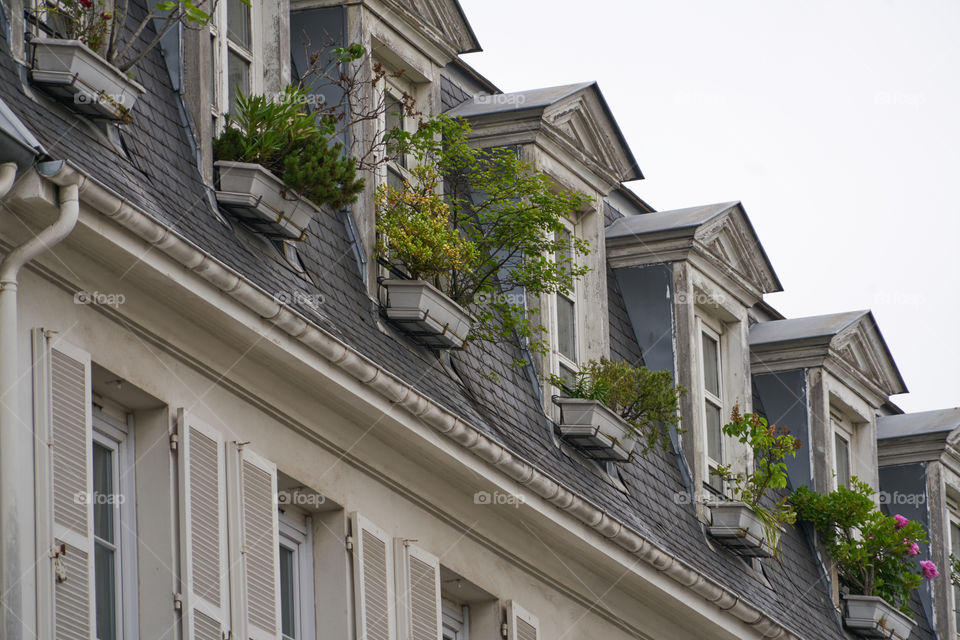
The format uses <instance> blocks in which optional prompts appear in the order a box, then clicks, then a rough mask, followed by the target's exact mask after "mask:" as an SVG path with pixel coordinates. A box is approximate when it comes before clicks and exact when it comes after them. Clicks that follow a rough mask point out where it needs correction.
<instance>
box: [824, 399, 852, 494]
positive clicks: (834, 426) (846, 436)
mask: <svg viewBox="0 0 960 640" xmlns="http://www.w3.org/2000/svg"><path fill="white" fill-rule="evenodd" d="M830 435H831V438H830V442H829V443H828V446H829V447H830V451H831V456H830V469H831V471H832V472H833V473H831V474H830V487H831V488H832V489H837V488H838V487H839V486H840V482H839V480H840V478H839V476H838V475H837V474H838V472H839V470H840V465H839V458H838V455H839V453H840V452H839V451H838V450H837V436H839V437H840V438H841V439H843V440H844V441H845V442H846V443H847V473H849V474H850V477H851V478H852V477H853V476H856V475H857V470H856V468H855V467H854V451H855V449H854V444H855V440H854V438H855V437H856V427H855V426H854V425H853V424H852V422H851V421H850V420H849V419H848V418H846V417H844V416H841V415H838V414H837V413H835V412H833V411H831V412H830ZM849 480H850V479H849V478H848V479H847V481H848V483H849Z"/></svg>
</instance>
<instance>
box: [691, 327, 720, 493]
mask: <svg viewBox="0 0 960 640" xmlns="http://www.w3.org/2000/svg"><path fill="white" fill-rule="evenodd" d="M705 335H706V336H707V337H709V338H710V339H712V340H713V341H714V342H715V343H716V345H717V347H716V350H717V393H716V394H714V393H713V392H711V391H708V390H707V379H706V375H707V370H706V366H705V364H706V361H705V354H704V345H703V337H704V336H705ZM724 345H725V339H724V331H723V326H722V324H720V323H719V322H718V321H716V320H713V319H708V318H706V317H704V316H702V315H699V314H698V315H697V316H696V349H697V365H698V367H699V376H698V378H697V380H698V384H699V387H700V393H699V394H698V404H699V406H698V412H699V415H700V423H701V425H700V434H701V437H702V439H703V461H704V471H705V476H704V480H703V485H704V486H705V487H709V489H710V490H712V491H716V492H718V493H723V491H724V483H723V480H722V479H720V478H719V477H718V476H714V475H713V474H712V473H711V470H712V469H715V468H717V467H718V466H720V465H723V464H725V461H726V457H727V450H726V449H727V448H726V446H725V444H726V443H725V442H724V440H725V437H724V435H723V430H722V429H723V425H724V416H725V415H726V402H725V401H724V395H725V391H726V387H727V385H726V384H725V382H726V381H725V380H724V372H725V370H726V366H725V362H724V361H725V359H726V358H724ZM708 403H709V404H711V405H713V406H715V407H717V408H719V410H720V428H721V431H720V436H719V438H720V439H719V443H720V460H715V459H714V458H713V457H711V455H710V448H709V446H708V443H709V441H710V436H709V433H708V432H707V429H708V428H709V426H708V420H707V404H708ZM713 478H717V481H718V484H719V486H717V485H714V484H713V483H712V482H711V481H712V480H713Z"/></svg>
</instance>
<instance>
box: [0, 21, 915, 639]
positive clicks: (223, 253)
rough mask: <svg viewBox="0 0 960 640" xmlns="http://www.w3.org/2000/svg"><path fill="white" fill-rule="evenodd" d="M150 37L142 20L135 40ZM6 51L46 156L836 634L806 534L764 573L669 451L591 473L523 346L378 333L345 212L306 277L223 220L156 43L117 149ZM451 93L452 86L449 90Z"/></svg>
mask: <svg viewBox="0 0 960 640" xmlns="http://www.w3.org/2000/svg"><path fill="white" fill-rule="evenodd" d="M137 6H140V5H137ZM134 18H136V16H134ZM150 35H151V34H150V32H149V29H148V31H147V33H145V34H144V35H143V37H144V38H147V37H149V36H150ZM0 39H2V36H0ZM0 48H2V52H0V95H3V96H4V99H5V100H6V101H7V103H8V105H9V106H10V108H11V111H12V112H13V113H14V114H15V115H16V116H17V117H18V118H20V119H21V120H22V121H23V122H24V123H25V124H26V125H27V126H28V127H29V128H30V129H31V131H33V133H34V134H35V135H36V136H37V137H38V139H39V140H40V142H41V143H42V144H43V145H44V147H45V148H46V149H47V151H48V153H49V154H50V156H51V157H52V158H54V159H69V160H70V161H72V162H74V163H75V164H76V165H77V166H79V167H80V168H81V169H82V170H84V171H86V172H88V173H89V174H90V175H91V176H93V177H94V178H95V179H96V180H99V181H101V182H102V183H104V184H105V185H106V186H108V187H109V188H111V189H113V190H115V191H116V192H117V193H119V194H121V195H122V196H123V197H125V198H127V199H128V200H129V201H130V202H131V204H132V205H133V206H136V207H139V208H140V209H142V210H143V211H145V212H146V213H147V214H148V215H150V216H151V217H153V218H154V219H156V220H157V221H159V222H162V223H163V224H165V225H167V226H169V227H171V228H172V229H174V230H175V231H176V232H178V233H180V234H181V235H183V236H184V237H185V238H186V239H188V240H190V241H191V242H194V243H195V244H196V245H198V246H199V247H201V248H203V249H204V250H205V251H208V252H209V253H211V254H212V255H213V256H215V257H216V258H218V259H220V260H222V261H223V262H225V263H226V264H227V265H228V266H230V267H231V268H233V269H235V270H236V271H238V272H240V273H242V274H243V275H244V276H245V277H247V278H249V279H250V280H251V281H252V282H254V283H255V284H256V285H257V286H259V287H260V288H261V289H263V290H264V291H265V292H268V293H272V294H274V295H276V294H279V293H284V292H290V291H291V290H293V289H296V290H299V291H302V292H305V293H307V294H311V295H313V294H316V295H319V296H322V298H321V299H322V300H323V301H324V302H323V304H322V305H320V307H319V308H317V309H315V308H313V307H310V306H308V305H307V304H306V303H301V302H296V303H294V305H293V306H294V307H295V308H296V309H297V311H299V312H300V313H302V314H303V315H304V316H305V317H307V318H309V319H311V320H312V321H313V322H315V323H316V324H317V325H318V326H320V327H323V328H324V329H326V330H328V331H330V332H331V333H333V334H334V335H336V336H338V337H339V338H340V339H341V340H343V341H344V342H345V343H347V344H349V345H351V346H352V347H353V348H355V349H357V350H358V351H359V352H361V353H363V354H364V355H366V356H368V357H370V358H371V359H373V360H374V361H376V362H378V363H380V364H381V366H384V367H386V368H387V369H389V370H390V371H391V372H393V373H394V374H396V375H397V376H399V377H400V378H402V379H404V380H406V381H407V382H408V383H409V384H412V385H413V386H415V387H416V388H418V389H419V390H420V391H421V392H423V393H425V394H427V395H428V396H429V397H431V398H433V399H434V400H435V401H436V402H438V403H439V404H440V405H442V406H444V407H446V408H447V409H449V410H451V411H454V412H456V413H458V414H459V415H460V416H461V417H462V419H463V420H464V421H465V422H467V423H469V424H471V425H474V426H475V427H476V428H478V429H480V430H482V431H483V432H484V433H486V434H487V435H488V436H489V437H490V438H492V439H494V440H495V441H497V442H499V443H501V444H502V445H503V446H505V447H507V448H508V449H509V450H510V451H511V452H513V453H514V455H516V456H518V457H520V458H523V459H525V460H527V461H528V462H530V463H531V464H533V465H535V466H537V467H538V468H539V469H540V470H541V471H542V472H543V473H545V474H547V475H548V476H551V477H553V478H554V479H555V480H557V481H558V482H560V483H562V484H563V485H565V486H567V487H570V488H571V489H572V490H574V491H575V492H577V493H579V494H581V495H582V496H583V497H584V498H585V499H586V500H588V501H590V502H591V503H593V504H595V505H597V506H598V507H600V508H602V509H604V510H606V511H607V512H609V513H610V514H612V515H613V516H614V517H616V518H618V519H620V520H622V521H623V522H625V523H626V524H627V525H628V526H629V527H631V528H632V529H634V530H635V531H637V532H638V533H640V534H642V535H644V536H647V537H648V538H650V539H651V540H652V541H654V542H655V543H657V544H659V545H661V546H662V547H663V548H665V549H669V550H671V552H672V553H675V554H676V555H677V556H678V557H680V558H681V559H683V560H684V561H685V562H687V563H690V564H691V565H693V566H695V567H696V568H697V569H699V570H700V571H702V572H704V573H705V574H707V575H709V576H711V577H712V578H713V579H715V580H716V581H717V582H719V583H720V584H723V585H724V586H725V587H726V588H728V589H730V590H731V591H733V592H735V593H737V594H738V595H739V596H740V597H742V598H743V599H744V600H746V601H748V602H750V603H751V604H753V605H754V606H756V607H758V608H760V609H762V610H763V611H765V612H767V613H768V614H769V615H771V616H772V617H773V618H775V619H777V620H779V621H780V622H781V623H782V624H784V625H785V626H787V627H789V628H791V629H793V630H794V631H795V632H796V633H797V634H798V635H800V636H801V637H803V638H807V639H810V640H827V639H834V638H838V637H840V636H841V633H842V632H841V631H840V626H839V622H837V619H836V617H835V616H832V615H825V613H829V611H830V609H831V607H830V604H829V595H828V593H827V591H826V589H825V588H824V586H823V584H822V583H821V578H820V574H819V572H818V569H817V566H818V565H817V564H816V560H815V558H814V556H813V555H812V554H811V551H810V547H809V544H808V540H807V539H806V538H805V536H804V535H802V533H800V532H798V531H797V530H795V529H793V528H789V529H788V531H787V533H786V534H785V536H784V540H783V550H782V553H781V555H780V557H779V558H778V559H776V560H768V561H764V562H763V563H762V565H763V569H762V571H763V574H764V575H765V576H766V581H765V580H764V579H761V577H760V576H758V575H757V574H756V573H755V572H754V570H753V569H752V568H751V567H750V565H749V564H748V563H747V562H745V561H744V560H743V559H741V558H740V557H738V556H736V555H734V554H733V553H732V552H730V551H728V550H726V549H725V548H723V547H720V546H717V545H715V544H713V543H712V542H711V541H710V539H709V538H708V537H707V535H706V534H705V532H704V529H703V527H702V526H701V524H700V522H699V520H698V519H697V516H696V512H695V509H694V505H693V504H691V500H690V499H689V497H688V491H687V488H686V484H685V480H684V476H683V473H682V472H681V466H680V463H679V461H678V457H677V455H676V454H675V453H673V452H671V451H659V450H658V451H654V452H651V453H649V454H648V455H645V456H636V458H635V460H634V461H633V462H632V463H629V464H622V465H619V466H618V470H617V473H618V474H619V476H620V479H621V481H622V482H623V484H624V485H625V486H626V488H627V491H625V492H624V491H621V490H619V489H617V488H616V487H615V486H614V485H613V484H612V483H608V482H603V481H600V480H599V479H598V477H597V474H596V470H595V469H590V468H588V467H587V466H585V463H583V462H580V461H578V460H575V459H573V458H571V457H568V456H567V455H565V454H564V453H563V452H562V451H561V449H560V448H558V447H557V446H556V445H555V443H554V439H553V434H552V433H551V431H552V425H551V423H550V422H549V421H548V420H547V418H546V417H545V416H544V413H543V411H542V410H541V408H540V399H539V397H538V396H537V389H536V388H535V387H534V385H533V383H532V382H531V380H530V377H529V371H527V370H522V369H520V370H518V369H516V368H513V367H511V366H510V363H511V362H512V361H513V360H514V359H516V358H518V357H521V356H522V355H523V352H522V351H521V349H520V346H519V344H518V343H517V342H516V341H513V342H510V341H506V342H503V343H498V344H492V343H475V344H472V345H471V346H470V348H469V349H467V350H465V351H462V352H455V353H453V354H452V355H451V356H450V367H449V369H452V370H453V372H454V375H451V374H450V373H448V371H449V369H447V368H445V367H443V366H442V365H441V362H440V361H439V360H438V358H437V357H436V356H435V355H434V354H433V353H431V352H430V351H428V350H426V349H424V348H422V347H420V346H419V345H417V344H416V343H414V342H413V341H412V340H410V339H409V338H407V337H406V336H405V335H404V334H402V333H400V332H383V331H381V330H379V329H378V320H379V321H382V322H383V323H385V324H386V320H385V319H384V318H382V317H380V316H379V314H380V310H379V309H378V308H377V307H376V305H375V304H374V303H372V302H371V301H370V299H369V298H368V297H367V295H366V291H365V286H364V284H363V281H362V279H361V275H360V272H359V270H358V268H357V266H356V263H355V261H354V258H353V252H352V247H351V244H350V239H349V236H348V233H347V230H346V227H345V224H344V218H343V216H342V215H341V214H339V213H336V212H332V211H324V213H323V215H320V216H317V218H316V219H315V220H314V221H313V222H312V223H311V224H310V227H309V229H308V238H307V240H306V241H305V242H304V243H302V246H301V247H300V248H299V250H298V253H299V255H300V258H301V261H302V263H303V265H304V267H305V269H306V271H307V272H308V274H309V275H308V276H307V275H303V274H300V273H298V272H297V271H296V270H295V269H294V268H292V267H291V266H290V265H289V264H288V263H287V262H286V261H285V260H284V259H283V258H281V257H280V254H279V253H278V252H277V251H275V250H274V249H273V248H272V247H271V246H270V245H269V244H268V243H265V242H263V241H262V239H259V238H257V237H255V236H254V235H252V234H251V233H250V232H248V231H246V230H245V229H244V228H243V227H242V226H240V225H236V224H233V223H230V224H224V223H223V222H222V220H221V218H220V217H219V216H218V215H217V213H216V212H215V211H214V210H213V209H212V207H211V205H210V204H209V203H210V200H209V198H208V194H209V187H208V186H207V185H205V184H204V183H203V181H202V179H201V177H200V174H199V171H198V170H197V168H196V165H195V155H194V149H193V148H192V147H191V145H190V143H189V138H188V136H187V135H186V134H185V132H184V128H183V125H182V122H181V120H180V114H179V111H178V104H177V100H178V98H177V94H176V92H175V91H174V90H173V89H172V87H171V84H170V79H169V77H168V75H167V71H166V68H165V65H164V61H163V59H162V57H161V55H160V53H159V52H158V51H153V52H151V53H150V54H149V55H148V56H147V57H146V58H145V59H144V61H143V63H142V64H141V65H140V68H139V74H138V80H139V81H140V82H141V83H142V84H144V85H145V86H146V88H147V95H145V96H144V97H143V98H142V99H141V100H140V101H138V103H137V105H136V107H135V109H134V113H133V118H134V119H133V124H132V125H129V126H127V127H124V129H123V134H122V136H123V140H124V144H125V145H126V147H127V153H126V154H124V153H121V152H119V151H118V150H117V149H115V148H114V147H113V146H111V145H109V144H108V143H106V141H105V140H103V139H102V138H101V137H99V134H98V133H96V132H95V131H94V130H93V129H92V128H90V127H88V126H87V125H86V122H85V121H84V120H82V116H79V115H77V114H75V113H73V112H71V111H70V110H69V109H67V108H66V107H64V106H62V105H59V104H56V103H55V102H53V101H52V100H50V99H48V98H46V97H44V96H43V94H41V93H39V92H37V98H36V100H34V99H33V98H32V97H31V96H30V95H28V94H27V93H26V92H25V91H24V86H23V84H22V82H21V71H22V70H21V69H19V68H18V66H17V64H16V62H15V61H14V60H13V59H12V57H11V56H10V55H9V51H8V44H7V42H6V40H5V39H3V40H2V41H0ZM449 93H450V94H451V95H454V92H453V91H452V90H451V91H450V92H449ZM649 215H656V214H649ZM610 282H612V283H614V284H612V285H611V286H610V289H609V293H610V296H611V301H610V306H611V309H612V312H611V318H610V332H611V344H612V345H614V353H615V356H616V357H620V358H624V359H629V360H632V361H638V360H639V359H641V358H642V353H640V350H639V348H638V346H637V345H636V342H635V340H634V338H633V334H632V331H631V330H630V327H629V321H628V320H626V319H625V318H626V314H625V312H624V311H623V301H622V298H621V297H620V292H619V291H617V289H616V285H615V282H616V279H615V278H611V279H610ZM489 371H495V372H497V373H498V374H499V377H500V381H499V382H494V381H493V380H492V379H490V377H488V376H485V375H484V373H485V372H489ZM373 428H374V429H376V428H387V427H385V426H374V427H373ZM586 464H589V463H586ZM768 583H769V586H768ZM924 637H926V636H924Z"/></svg>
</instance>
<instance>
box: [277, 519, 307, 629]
mask: <svg viewBox="0 0 960 640" xmlns="http://www.w3.org/2000/svg"><path fill="white" fill-rule="evenodd" d="M288 508H289V507H288ZM277 523H278V528H279V536H278V539H279V541H280V547H282V548H284V549H288V550H290V551H292V552H293V554H294V568H295V571H296V575H295V579H294V592H295V593H294V603H295V612H294V618H295V622H296V624H295V626H296V631H297V635H296V636H295V639H296V640H316V598H315V591H314V564H313V562H314V556H313V522H312V519H311V518H310V516H305V517H304V520H303V522H302V523H301V522H297V521H296V520H295V519H293V518H291V517H290V516H289V515H287V514H286V513H285V512H284V511H279V517H278V519H277ZM282 610H283V604H282V603H281V612H282ZM280 637H281V638H282V639H283V640H287V639H288V638H289V636H285V635H283V632H282V630H281V631H280Z"/></svg>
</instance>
